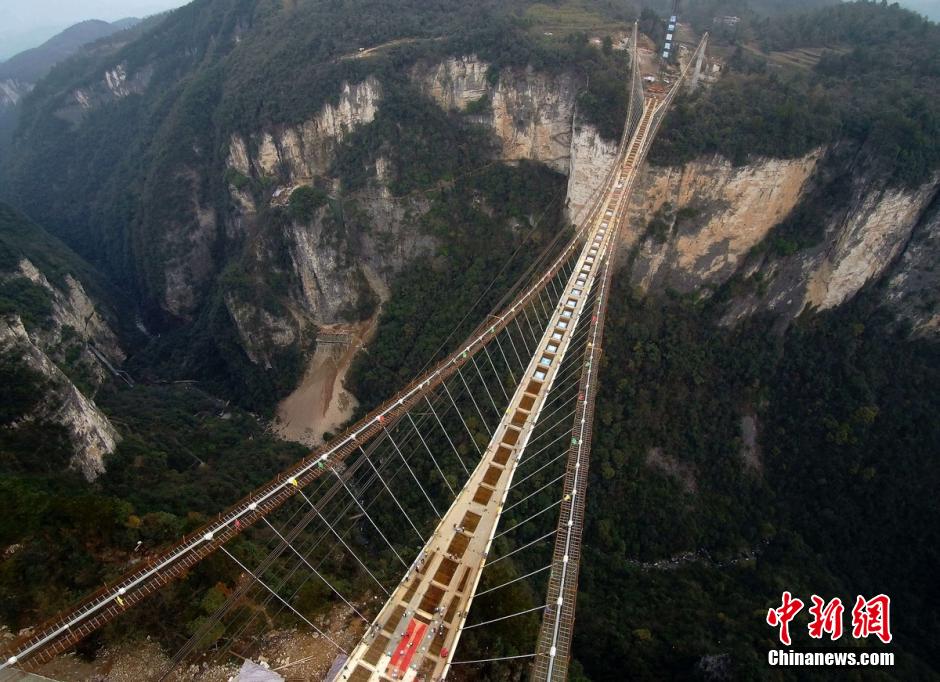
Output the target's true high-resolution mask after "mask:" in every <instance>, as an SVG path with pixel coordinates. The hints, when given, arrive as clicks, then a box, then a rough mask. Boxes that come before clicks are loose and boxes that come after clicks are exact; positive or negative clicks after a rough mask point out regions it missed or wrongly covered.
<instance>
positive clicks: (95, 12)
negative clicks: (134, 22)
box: [0, 0, 189, 60]
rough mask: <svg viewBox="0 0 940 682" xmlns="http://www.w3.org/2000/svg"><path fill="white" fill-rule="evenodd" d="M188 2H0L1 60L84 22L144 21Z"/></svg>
mask: <svg viewBox="0 0 940 682" xmlns="http://www.w3.org/2000/svg"><path fill="white" fill-rule="evenodd" d="M187 2H189V0H0V60H2V59H6V58H7V57H10V56H12V55H14V54H16V53H17V52H21V51H22V50H26V49H28V48H30V47H36V46H37V45H39V44H40V43H43V42H45V41H46V40H47V39H49V38H51V37H52V36H54V35H55V34H56V33H58V32H59V31H61V30H62V29H64V28H67V27H69V26H71V25H72V24H76V23H78V22H79V21H84V20H85V19H103V20H105V21H114V20H115V19H123V18H124V17H143V16H147V15H148V14H154V13H156V12H162V11H163V10H166V9H171V8H173V7H179V6H180V5H185V4H186V3H187Z"/></svg>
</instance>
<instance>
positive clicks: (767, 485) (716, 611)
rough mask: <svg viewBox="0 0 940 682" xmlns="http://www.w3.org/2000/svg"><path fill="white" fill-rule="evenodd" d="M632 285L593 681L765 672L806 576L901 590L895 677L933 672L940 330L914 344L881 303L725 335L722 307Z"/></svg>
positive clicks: (605, 439)
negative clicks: (774, 624) (781, 610)
mask: <svg viewBox="0 0 940 682" xmlns="http://www.w3.org/2000/svg"><path fill="white" fill-rule="evenodd" d="M625 279H626V278H625V277H622V276H621V277H619V278H618V281H619V282H620V284H619V285H617V289H616V293H615V294H614V296H613V303H612V310H611V315H610V319H611V322H610V324H609V328H608V331H607V338H608V341H607V343H606V350H605V359H604V371H603V383H602V389H601V394H600V397H599V402H598V406H597V415H596V419H597V424H598V427H599V428H598V429H597V434H598V435H597V440H596V445H595V447H594V451H593V457H592V478H591V481H590V490H591V497H590V501H589V510H588V519H589V522H588V527H587V530H586V535H585V544H586V547H587V549H586V552H587V556H586V559H585V561H584V571H583V573H582V580H581V588H582V591H581V596H580V597H579V620H578V624H577V628H576V654H577V658H578V660H579V661H580V662H581V664H582V665H583V666H584V669H585V673H586V675H587V677H588V678H589V679H592V680H617V679H622V670H623V669H624V668H627V669H629V670H631V671H633V676H636V677H637V678H639V679H662V678H663V676H666V677H669V678H673V679H691V678H696V677H701V676H706V671H707V670H708V668H709V665H712V664H717V665H718V668H717V670H719V671H723V675H724V677H722V679H765V678H766V674H767V664H766V657H765V652H766V650H767V649H768V648H772V647H773V645H774V641H775V640H774V636H775V634H774V632H773V631H772V630H771V629H770V628H768V627H767V625H766V624H765V622H764V615H765V614H766V611H767V609H768V608H771V607H774V606H776V604H775V602H778V601H779V596H780V593H781V592H782V591H783V590H791V591H792V592H793V593H794V594H795V595H797V594H799V595H802V596H804V597H806V598H808V596H809V595H810V594H812V593H816V594H820V595H826V597H827V598H831V597H832V596H840V597H841V598H842V600H843V602H844V603H852V601H853V600H854V598H855V595H856V594H868V593H871V594H877V593H879V592H885V593H887V594H890V595H891V596H892V607H893V609H892V618H893V619H894V620H893V622H894V625H895V632H896V633H897V637H896V639H895V642H894V643H893V644H892V650H894V651H897V652H898V660H897V665H896V668H895V669H881V670H880V671H879V674H880V675H882V676H883V678H884V679H933V678H934V677H935V676H936V670H935V669H933V664H932V663H931V662H932V661H933V660H934V659H935V657H936V653H937V651H936V642H937V639H936V633H937V622H936V612H935V610H934V609H933V608H932V606H931V604H932V602H933V601H934V600H935V599H936V598H937V594H936V581H935V580H934V579H933V575H932V566H934V565H936V562H937V561H938V557H937V556H936V553H937V550H936V539H937V533H938V529H940V525H938V519H937V509H936V505H934V504H933V503H932V501H931V500H932V493H931V492H930V491H931V490H932V489H933V488H934V487H935V486H936V485H937V484H938V482H940V480H938V479H940V467H938V464H937V461H936V458H935V457H934V454H935V453H936V452H937V448H938V445H940V440H938V439H940V431H938V428H937V423H936V419H934V418H933V417H932V413H933V411H934V410H935V409H936V407H937V401H938V393H937V390H936V388H935V387H936V382H937V380H938V376H937V372H938V368H940V363H938V360H940V358H938V348H937V346H936V344H935V343H931V342H923V341H914V342H912V341H910V340H908V339H907V338H906V337H905V335H904V333H903V332H898V331H897V330H895V329H894V328H893V326H892V325H891V324H890V320H889V319H887V318H886V317H885V316H884V314H883V313H882V312H880V311H879V310H878V308H877V306H876V305H874V304H873V303H872V297H863V298H862V299H861V300H859V301H857V302H855V303H853V304H851V305H849V306H846V307H845V308H844V309H840V310H837V311H834V312H830V313H824V314H820V315H814V314H807V315H806V316H804V318H803V319H800V320H799V321H798V322H797V323H796V324H795V325H794V326H793V327H792V328H791V329H790V330H789V331H787V332H786V334H784V336H783V337H782V338H781V337H778V336H777V334H776V333H775V332H773V330H772V327H773V321H772V320H768V319H758V320H753V321H751V322H747V323H744V324H742V325H741V326H740V327H738V328H735V329H732V330H729V329H722V328H720V327H717V326H716V324H715V321H714V319H713V318H712V317H711V315H712V314H713V309H712V310H710V309H709V307H710V306H709V305H708V304H705V305H704V307H703V304H701V303H695V302H693V301H691V300H687V299H684V298H680V297H675V296H662V295H660V296H653V297H646V296H641V295H638V294H636V293H635V292H632V291H630V290H629V288H628V287H627V286H626V285H625V284H624V281H625ZM797 622H798V623H799V627H798V628H797V629H796V630H795V631H794V632H795V634H794V646H795V647H797V648H799V649H803V650H805V647H808V646H811V645H812V641H811V640H810V639H809V637H808V636H806V633H805V624H806V622H807V621H806V620H805V617H803V616H802V615H801V618H798V621H797ZM847 645H848V642H845V641H842V642H840V646H847ZM866 646H873V644H872V642H871V641H869V642H868V643H867V645H866ZM808 674H809V673H808V671H806V670H803V671H801V672H799V673H796V672H795V671H793V672H790V673H785V672H780V677H779V678H778V679H810V677H806V675H808ZM788 675H789V676H788ZM798 675H801V676H802V677H797V676H798ZM825 675H826V673H822V672H820V673H819V677H824V676H825ZM813 679H815V678H813Z"/></svg>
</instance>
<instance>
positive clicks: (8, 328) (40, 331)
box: [0, 258, 124, 481]
mask: <svg viewBox="0 0 940 682" xmlns="http://www.w3.org/2000/svg"><path fill="white" fill-rule="evenodd" d="M16 278H21V279H26V280H28V281H29V282H31V283H32V284H33V285H35V286H37V287H40V288H42V289H43V290H45V291H46V292H48V296H49V301H50V306H49V311H48V315H47V316H46V317H45V318H44V319H42V320H40V321H38V323H34V324H32V325H30V329H29V330H27V328H26V326H25V325H24V324H23V320H22V319H21V317H20V316H19V315H16V314H12V315H7V316H5V317H3V318H2V319H0V355H3V356H6V357H8V358H13V359H14V360H15V361H16V362H19V363H22V364H24V365H25V366H26V367H28V368H29V369H31V370H33V371H34V372H37V373H38V374H39V375H41V376H42V377H43V378H44V379H45V381H46V382H47V384H48V386H49V389H48V391H46V392H45V394H44V395H43V399H42V401H41V403H40V404H39V407H38V408H37V409H35V410H33V411H31V412H30V413H28V414H24V415H21V416H20V417H19V419H18V420H17V421H16V422H14V423H13V425H12V426H8V427H7V428H13V429H15V428H17V426H18V425H19V424H22V423H25V422H48V423H53V424H58V425H60V426H62V427H64V428H65V430H66V432H67V433H68V436H69V440H70V442H71V445H72V448H73V451H74V455H73V457H72V460H71V464H72V466H73V467H74V468H75V469H77V470H79V471H80V472H81V473H82V475H84V476H85V478H86V479H88V480H89V481H91V480H94V479H95V478H96V477H97V476H98V475H100V474H101V473H103V472H104V470H105V464H104V458H105V457H106V456H107V455H109V454H111V453H113V452H114V450H115V448H116V447H117V444H118V442H119V441H120V436H119V434H118V432H117V430H116V429H115V428H114V426H113V425H112V424H111V423H110V421H109V420H108V418H107V417H106V416H105V415H104V414H103V413H102V412H101V411H100V410H99V409H98V407H97V406H96V405H95V403H94V401H93V399H92V397H89V396H88V395H85V393H83V392H82V390H81V389H79V388H78V386H77V385H76V382H77V381H78V378H79V377H80V378H81V383H82V384H83V385H85V386H86V390H88V387H91V388H94V387H97V386H98V385H100V383H101V382H102V381H104V380H105V378H106V376H107V375H106V372H107V369H106V368H105V367H104V365H103V364H102V361H101V360H100V359H99V355H98V354H100V357H103V358H105V359H106V360H107V361H108V362H111V363H114V364H115V365H116V364H119V363H120V362H122V361H123V360H124V353H123V351H122V350H121V347H120V345H119V343H118V339H117V336H116V335H115V334H114V332H113V331H112V330H111V328H110V326H109V325H108V323H107V322H106V321H105V319H104V318H103V316H102V314H101V312H100V311H99V309H98V307H97V305H96V304H95V302H94V301H92V299H91V298H90V297H89V296H88V294H87V293H86V291H85V288H84V287H83V286H82V284H81V283H80V282H79V281H78V280H76V279H75V278H74V277H73V276H72V275H69V274H67V275H65V276H64V278H63V283H62V284H61V285H54V284H52V283H51V282H50V281H49V279H48V278H47V277H46V275H44V274H43V273H42V272H41V271H40V270H39V269H38V268H37V267H36V266H35V265H34V264H33V263H32V262H31V261H29V260H28V259H26V258H23V259H22V260H20V262H19V266H18V268H17V269H16V270H15V271H13V272H8V273H0V283H2V282H9V281H10V280H12V279H16ZM63 367H65V368H67V369H68V373H66V372H65V371H63V369H62V368H63Z"/></svg>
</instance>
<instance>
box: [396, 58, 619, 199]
mask: <svg viewBox="0 0 940 682" xmlns="http://www.w3.org/2000/svg"><path fill="white" fill-rule="evenodd" d="M489 69H490V65H489V64H487V63H486V62H484V61H481V60H480V59H478V58H477V57H476V56H474V55H470V56H465V57H460V58H457V57H454V58H451V59H448V60H446V61H444V62H441V63H440V64H434V65H419V66H417V67H415V68H414V69H413V71H412V78H413V79H414V80H415V82H416V83H418V85H419V86H420V87H421V89H422V90H423V91H424V92H425V94H427V95H428V96H430V97H431V98H432V99H434V100H435V101H436V102H437V103H438V104H440V105H441V107H443V108H444V109H456V110H459V111H464V110H467V108H468V107H469V106H471V105H472V104H475V103H483V104H484V106H481V107H480V109H481V111H480V112H479V113H475V114H474V116H475V118H476V120H478V121H479V122H480V123H483V124H485V125H487V126H489V127H490V128H491V129H492V130H493V132H494V133H495V134H496V136H497V138H498V139H499V141H500V143H501V146H502V154H501V156H502V158H503V159H504V160H507V161H513V160H519V159H529V160H533V161H541V162H542V163H545V164H546V165H548V166H549V167H551V168H552V169H554V170H557V171H558V172H560V173H564V174H565V175H567V176H568V177H569V185H568V200H569V210H570V213H571V215H572V217H575V218H576V217H577V216H578V214H579V212H580V209H581V208H582V207H583V205H584V203H585V202H586V201H587V199H588V198H589V197H590V196H591V195H592V193H593V192H594V190H595V189H596V188H597V187H598V186H599V184H600V183H601V181H602V180H603V176H604V175H605V174H606V172H607V170H608V169H609V168H610V164H611V163H613V160H614V156H615V155H616V153H617V143H616V141H608V140H605V139H603V138H602V137H600V136H599V135H598V134H597V131H596V130H595V129H594V127H593V126H590V125H586V124H584V123H583V122H582V121H580V120H579V119H578V117H577V111H576V109H577V107H576V101H577V96H578V92H579V90H580V88H581V87H582V84H581V83H579V82H578V81H577V80H576V79H575V78H574V77H573V76H571V75H570V74H561V75H558V76H549V75H547V74H544V73H540V72H538V71H535V70H534V69H531V68H529V69H525V70H513V71H510V70H503V71H501V72H500V76H499V78H498V79H497V80H496V82H495V83H493V82H491V81H490V79H489V78H488V77H487V74H488V72H489Z"/></svg>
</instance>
